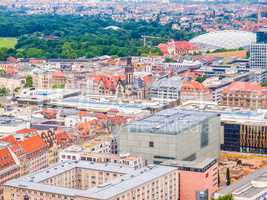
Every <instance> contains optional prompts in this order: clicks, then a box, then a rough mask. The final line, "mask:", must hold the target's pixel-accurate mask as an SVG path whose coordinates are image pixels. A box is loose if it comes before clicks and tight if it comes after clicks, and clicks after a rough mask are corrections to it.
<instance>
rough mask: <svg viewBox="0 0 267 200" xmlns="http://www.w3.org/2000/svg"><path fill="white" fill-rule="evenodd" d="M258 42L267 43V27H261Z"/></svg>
mask: <svg viewBox="0 0 267 200" xmlns="http://www.w3.org/2000/svg"><path fill="white" fill-rule="evenodd" d="M256 37H257V43H267V27H265V28H262V29H260V30H259V31H258V32H257V34H256Z"/></svg>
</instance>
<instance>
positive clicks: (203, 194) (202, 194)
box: [196, 190, 209, 200]
mask: <svg viewBox="0 0 267 200" xmlns="http://www.w3.org/2000/svg"><path fill="white" fill-rule="evenodd" d="M208 199H209V192H208V190H205V191H199V192H196V200H208Z"/></svg>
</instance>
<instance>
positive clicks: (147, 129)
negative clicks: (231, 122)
mask: <svg viewBox="0 0 267 200" xmlns="http://www.w3.org/2000/svg"><path fill="white" fill-rule="evenodd" d="M219 133H220V117H219V116H218V115H217V114H212V113H204V112H196V111H185V110H179V109H167V110H163V111H160V112H158V113H156V114H154V115H152V116H150V117H147V118H144V119H142V120H138V121H134V122H131V123H129V124H127V125H125V126H124V127H123V128H121V130H120V131H119V136H118V145H119V152H120V153H123V152H128V153H130V154H132V155H136V156H141V157H142V158H143V159H144V161H145V163H154V164H159V163H162V162H164V161H166V160H195V159H197V158H201V157H206V156H211V157H217V156H218V152H219ZM185 141H186V142H185Z"/></svg>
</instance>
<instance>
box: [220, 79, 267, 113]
mask: <svg viewBox="0 0 267 200" xmlns="http://www.w3.org/2000/svg"><path fill="white" fill-rule="evenodd" d="M220 104H221V105H223V106H233V107H244V108H251V109H258V108H267V89H265V88H264V87H262V86H260V85H258V84H257V83H251V82H233V83H232V84H231V85H229V86H228V87H226V88H225V89H224V90H223V92H222V94H221V101H220Z"/></svg>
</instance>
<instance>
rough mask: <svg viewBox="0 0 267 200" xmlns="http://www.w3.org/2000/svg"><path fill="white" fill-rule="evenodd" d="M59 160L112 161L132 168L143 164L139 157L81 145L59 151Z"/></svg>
mask: <svg viewBox="0 0 267 200" xmlns="http://www.w3.org/2000/svg"><path fill="white" fill-rule="evenodd" d="M59 160H60V161H62V162H64V161H73V160H75V161H79V160H85V161H89V162H97V163H114V164H120V165H123V166H129V167H133V168H141V167H143V164H144V163H143V160H142V158H141V157H137V156H133V155H130V154H120V155H118V154H111V153H94V152H90V151H88V150H86V149H85V148H83V147H82V146H70V147H68V148H66V149H64V150H63V151H61V152H60V153H59Z"/></svg>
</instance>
